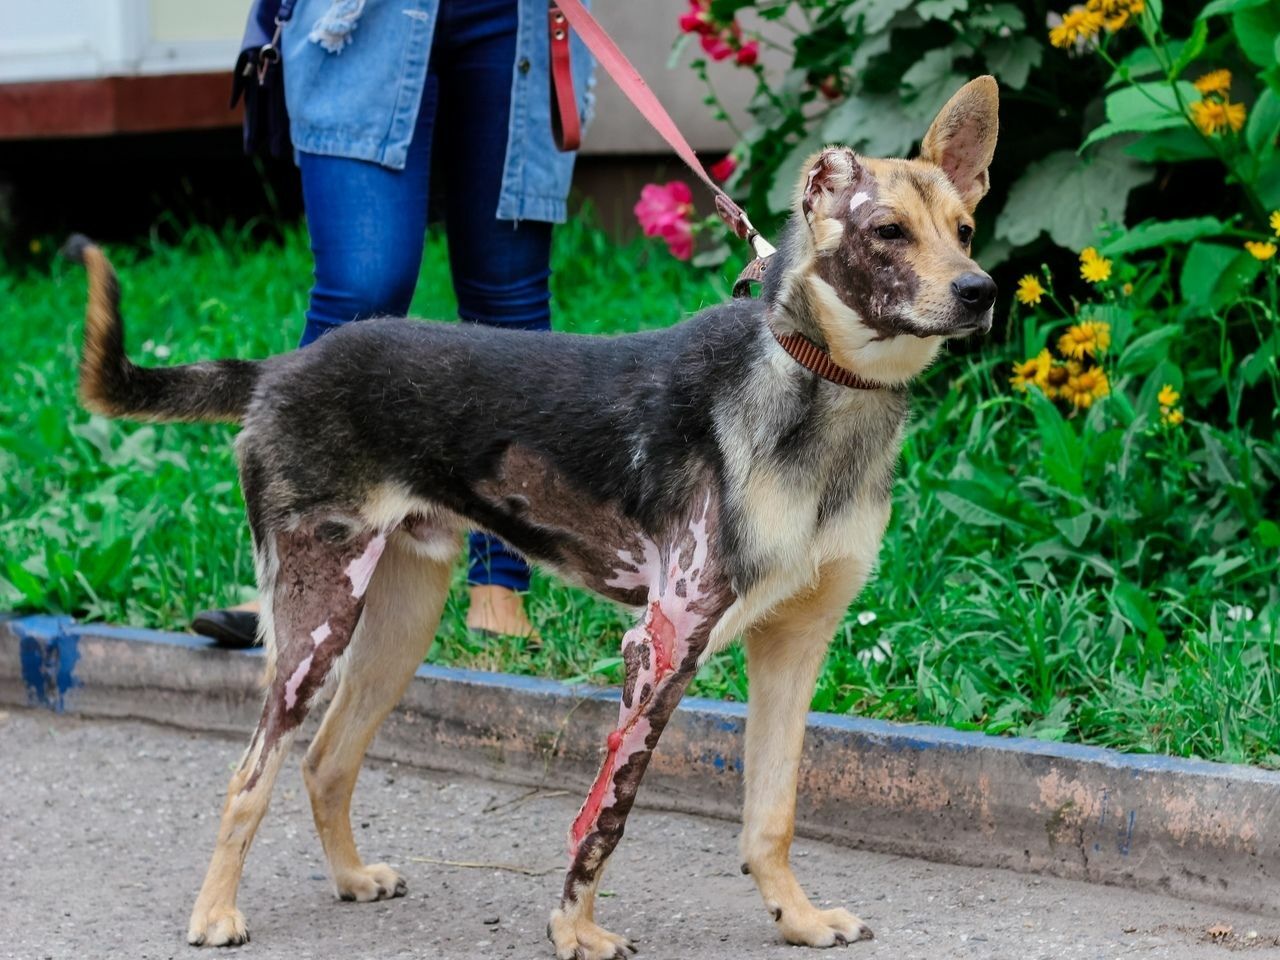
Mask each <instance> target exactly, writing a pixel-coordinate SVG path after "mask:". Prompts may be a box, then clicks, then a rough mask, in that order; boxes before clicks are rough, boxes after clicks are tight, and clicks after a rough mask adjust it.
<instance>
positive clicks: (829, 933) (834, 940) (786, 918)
mask: <svg viewBox="0 0 1280 960" xmlns="http://www.w3.org/2000/svg"><path fill="white" fill-rule="evenodd" d="M773 919H774V922H775V923H776V924H777V925H778V929H779V930H780V931H781V932H782V936H783V939H785V940H786V941H787V943H789V944H792V945H793V946H798V947H843V946H847V945H848V944H850V943H855V942H857V941H858V940H871V939H873V938H874V937H875V934H873V933H872V932H871V928H870V927H868V926H867V925H866V924H865V923H863V922H862V921H861V920H859V919H858V918H857V917H855V916H854V915H853V914H852V913H850V912H849V911H848V910H816V909H814V908H813V907H811V906H809V905H808V904H805V906H804V907H802V908H800V909H794V908H793V909H791V910H790V911H788V910H785V909H783V908H781V907H775V908H774V917H773Z"/></svg>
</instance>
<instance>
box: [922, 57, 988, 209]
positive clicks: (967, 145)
mask: <svg viewBox="0 0 1280 960" xmlns="http://www.w3.org/2000/svg"><path fill="white" fill-rule="evenodd" d="M999 112H1000V88H999V87H998V86H996V80H995V77H978V79H976V80H970V81H969V82H968V83H966V84H965V85H964V86H963V87H961V88H960V89H959V90H958V91H956V94H955V96H953V97H952V98H951V99H950V100H948V101H947V105H946V106H945V107H943V108H942V110H940V111H939V112H938V116H937V117H936V118H935V119H934V121H933V125H932V126H931V127H929V132H928V133H926V134H925V135H924V143H923V144H922V145H921V147H920V159H921V160H924V161H926V162H928V163H933V164H937V165H938V166H939V167H941V168H942V170H943V172H944V173H945V174H946V175H947V178H948V179H949V180H950V181H951V182H952V183H953V184H955V188H956V189H957V190H959V191H960V199H961V200H963V201H964V205H965V206H966V207H968V208H969V212H970V213H972V212H973V208H974V207H976V206H977V205H978V201H979V200H981V199H982V198H983V197H984V196H986V193H987V190H989V189H990V187H991V180H990V178H989V177H988V176H987V168H988V167H989V166H991V158H992V157H993V156H995V152H996V133H997V132H998V131H999V128H1000V118H999Z"/></svg>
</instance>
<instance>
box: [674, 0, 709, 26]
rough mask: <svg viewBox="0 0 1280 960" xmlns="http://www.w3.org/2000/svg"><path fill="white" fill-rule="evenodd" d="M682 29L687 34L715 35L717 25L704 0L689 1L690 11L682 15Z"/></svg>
mask: <svg viewBox="0 0 1280 960" xmlns="http://www.w3.org/2000/svg"><path fill="white" fill-rule="evenodd" d="M680 29H681V30H682V31H684V32H685V33H702V34H707V33H715V30H716V25H715V23H714V22H713V21H712V19H711V13H710V11H709V10H708V9H707V4H706V2H704V0H689V9H688V10H687V11H686V12H685V13H682V14H680Z"/></svg>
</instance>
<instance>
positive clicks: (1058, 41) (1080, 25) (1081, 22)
mask: <svg viewBox="0 0 1280 960" xmlns="http://www.w3.org/2000/svg"><path fill="white" fill-rule="evenodd" d="M1101 29H1102V17H1101V16H1100V15H1099V14H1096V13H1094V12H1093V11H1092V10H1087V9H1085V8H1084V7H1072V8H1071V9H1070V10H1068V11H1067V12H1066V13H1064V14H1063V15H1062V23H1060V24H1058V25H1057V26H1056V27H1054V28H1053V29H1052V30H1050V31H1049V42H1050V43H1051V44H1053V45H1054V46H1055V47H1062V48H1065V47H1069V46H1071V45H1072V44H1074V43H1075V42H1076V41H1077V40H1088V39H1089V38H1090V37H1092V36H1093V35H1094V34H1096V33H1097V32H1098V31H1099V30H1101Z"/></svg>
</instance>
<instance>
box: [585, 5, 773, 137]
mask: <svg viewBox="0 0 1280 960" xmlns="http://www.w3.org/2000/svg"><path fill="white" fill-rule="evenodd" d="M688 9H689V3H688V0H594V3H593V6H592V12H593V13H595V15H596V17H597V18H598V19H599V20H600V23H601V24H602V25H603V26H604V28H605V29H606V30H607V31H609V33H610V35H612V37H613V38H614V40H616V41H617V43H618V46H619V47H621V48H622V50H623V52H624V53H625V54H626V55H627V57H628V58H629V59H630V60H631V62H632V63H633V64H635V66H636V69H638V70H639V71H640V73H641V75H642V76H643V77H644V78H645V80H646V81H647V82H648V84H649V86H650V87H651V88H652V89H653V92H654V93H655V94H657V96H658V99H659V100H661V101H662V105H663V106H664V107H666V108H667V110H668V112H669V113H670V114H671V117H672V119H674V120H675V122H676V125H677V126H678V127H679V128H680V129H681V131H682V132H683V133H684V135H685V137H686V138H688V140H689V142H690V143H691V144H692V145H693V148H694V149H695V150H701V151H708V152H715V151H723V150H727V149H728V148H729V147H731V146H733V142H734V137H733V133H732V132H731V131H730V130H729V128H728V126H726V125H725V124H723V123H718V122H716V121H715V120H713V119H712V117H711V110H710V108H708V107H707V106H706V105H705V104H704V103H703V102H702V98H703V96H704V90H703V87H702V83H701V81H700V80H698V78H697V76H695V74H694V72H693V71H692V70H690V69H689V66H688V64H689V61H690V60H693V59H695V58H696V57H699V56H702V55H703V54H702V48H701V47H699V46H698V44H697V42H696V40H695V41H694V42H692V43H690V44H688V45H687V46H686V47H685V49H684V50H683V51H682V53H681V55H680V58H679V62H678V64H677V65H676V66H674V67H671V68H668V67H667V61H668V59H669V58H670V57H671V48H672V43H673V42H674V41H675V40H676V38H677V37H678V36H679V34H680V26H679V24H678V22H677V21H678V19H679V17H680V14H682V13H684V12H685V11H686V10H688ZM763 60H764V62H766V63H768V62H769V60H770V58H769V56H768V55H767V53H766V56H765V57H764V58H763ZM709 72H710V74H711V78H712V81H713V83H714V84H715V88H716V92H717V94H718V95H719V96H720V98H721V100H722V101H723V102H724V103H725V105H726V106H727V107H728V108H729V112H730V114H731V115H733V116H734V117H735V118H743V117H745V111H744V109H743V108H744V107H745V106H746V103H747V101H748V100H749V99H750V96H751V93H752V91H754V90H755V77H754V76H753V75H752V73H751V72H750V71H748V70H743V69H742V68H740V67H737V66H735V65H734V64H733V63H732V62H731V61H725V62H723V63H712V64H711V65H710V70H709ZM744 122H745V121H744ZM583 152H584V153H603V154H609V153H633V154H634V153H667V152H669V150H668V147H667V145H666V142H665V141H664V140H663V139H662V138H661V137H659V136H658V134H657V133H655V132H654V131H653V130H652V128H650V127H649V125H648V124H647V123H646V122H645V120H644V118H643V117H641V116H640V114H639V112H638V111H637V110H636V108H635V107H633V106H632V105H631V103H630V102H629V101H628V100H627V99H626V98H625V97H624V96H623V94H622V92H621V91H620V90H619V89H618V87H617V85H616V84H615V83H614V82H613V80H612V79H610V78H609V77H608V76H607V75H606V74H605V73H604V71H603V70H597V71H596V115H595V120H594V121H593V122H592V124H591V128H590V129H589V130H588V131H587V136H586V138H585V140H584V142H583ZM712 159H715V158H712Z"/></svg>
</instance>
